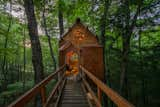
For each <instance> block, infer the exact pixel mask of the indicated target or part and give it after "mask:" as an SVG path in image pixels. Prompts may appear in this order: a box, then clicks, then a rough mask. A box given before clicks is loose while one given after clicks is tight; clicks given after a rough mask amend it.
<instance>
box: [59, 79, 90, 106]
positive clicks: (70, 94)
mask: <svg viewBox="0 0 160 107" xmlns="http://www.w3.org/2000/svg"><path fill="white" fill-rule="evenodd" d="M59 107H89V104H88V102H87V98H86V94H85V93H84V91H83V89H82V86H81V84H80V82H74V81H72V80H67V81H66V85H65V87H64V90H63V93H62V97H61V100H60V103H59Z"/></svg>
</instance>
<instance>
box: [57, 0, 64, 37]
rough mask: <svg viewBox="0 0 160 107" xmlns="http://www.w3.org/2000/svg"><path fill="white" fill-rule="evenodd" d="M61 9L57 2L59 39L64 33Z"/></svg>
mask: <svg viewBox="0 0 160 107" xmlns="http://www.w3.org/2000/svg"><path fill="white" fill-rule="evenodd" d="M61 9H62V5H61V0H59V7H58V19H59V30H60V38H61V37H62V34H63V33H64V27H63V13H62V11H61Z"/></svg>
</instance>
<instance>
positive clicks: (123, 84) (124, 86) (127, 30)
mask: <svg viewBox="0 0 160 107" xmlns="http://www.w3.org/2000/svg"><path fill="white" fill-rule="evenodd" d="M138 1H139V2H138V5H137V9H136V12H135V15H134V16H133V19H131V17H130V15H131V12H130V7H129V6H130V2H129V0H122V1H121V3H122V8H123V11H124V12H123V13H122V14H123V16H124V17H123V18H124V20H123V21H124V22H123V24H124V27H123V31H122V61H121V77H120V93H121V94H122V92H123V95H124V96H126V97H128V78H127V67H128V56H129V51H130V39H131V35H132V33H133V30H134V27H135V24H136V20H137V16H138V14H139V12H140V8H141V3H142V0H138ZM130 22H131V23H130Z"/></svg>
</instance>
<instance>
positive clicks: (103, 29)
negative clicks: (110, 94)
mask: <svg viewBox="0 0 160 107" xmlns="http://www.w3.org/2000/svg"><path fill="white" fill-rule="evenodd" d="M109 3H110V0H105V1H104V13H103V15H102V19H101V26H100V28H101V34H100V35H101V36H100V42H101V45H102V46H103V58H104V60H103V63H104V82H105V83H106V84H107V83H109V82H108V79H109V78H108V76H109V74H108V72H107V67H106V66H107V63H106V46H105V43H106V39H105V33H106V22H107V21H106V20H107V12H108V9H109ZM103 102H104V106H108V98H107V96H106V95H103Z"/></svg>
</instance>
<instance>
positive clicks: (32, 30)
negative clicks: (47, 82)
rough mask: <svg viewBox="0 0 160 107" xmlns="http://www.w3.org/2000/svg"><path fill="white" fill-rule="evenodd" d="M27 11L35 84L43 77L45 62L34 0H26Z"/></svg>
mask: <svg viewBox="0 0 160 107" xmlns="http://www.w3.org/2000/svg"><path fill="white" fill-rule="evenodd" d="M24 7H25V12H26V15H27V20H28V30H29V36H30V40H31V48H32V63H33V68H34V72H35V78H34V80H35V84H37V83H39V82H40V81H41V80H42V79H43V63H42V52H41V46H40V41H39V37H38V28H37V21H36V17H35V14H34V4H33V0H24Z"/></svg>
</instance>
